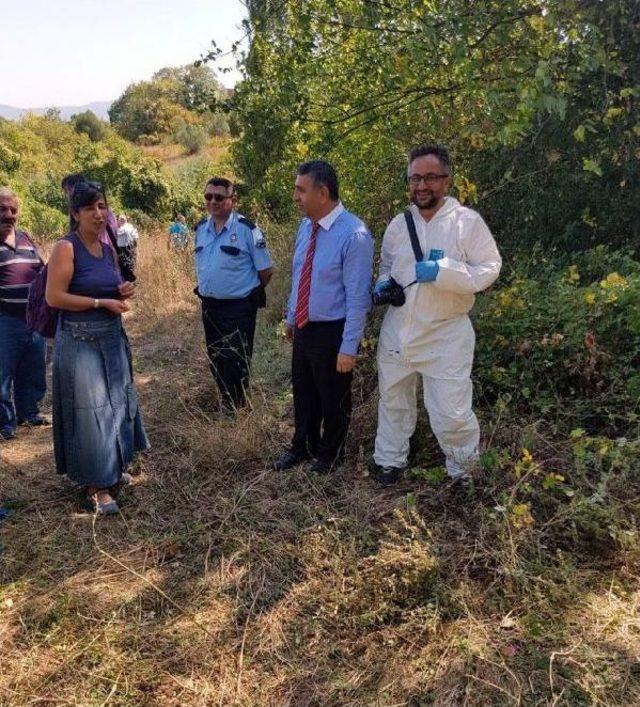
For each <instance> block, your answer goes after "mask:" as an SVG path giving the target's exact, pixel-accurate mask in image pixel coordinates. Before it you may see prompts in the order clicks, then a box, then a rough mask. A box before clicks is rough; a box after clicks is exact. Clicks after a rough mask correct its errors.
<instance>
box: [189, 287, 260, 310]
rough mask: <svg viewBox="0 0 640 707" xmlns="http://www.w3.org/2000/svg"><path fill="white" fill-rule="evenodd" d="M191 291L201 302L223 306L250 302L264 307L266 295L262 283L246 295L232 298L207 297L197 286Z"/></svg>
mask: <svg viewBox="0 0 640 707" xmlns="http://www.w3.org/2000/svg"><path fill="white" fill-rule="evenodd" d="M193 293H194V294H195V295H196V296H197V297H199V298H200V299H201V300H202V302H203V303H204V302H207V303H209V304H213V305H215V306H216V307H218V306H219V307H225V306H233V305H234V304H242V303H246V304H252V305H254V306H255V307H257V308H260V307H266V304H267V296H266V293H265V290H264V287H262V285H258V286H257V287H255V288H254V289H253V290H251V292H249V294H248V295H247V296H246V297H236V298H233V299H219V298H217V297H208V296H207V295H201V294H200V290H198V288H197V287H196V288H194V290H193Z"/></svg>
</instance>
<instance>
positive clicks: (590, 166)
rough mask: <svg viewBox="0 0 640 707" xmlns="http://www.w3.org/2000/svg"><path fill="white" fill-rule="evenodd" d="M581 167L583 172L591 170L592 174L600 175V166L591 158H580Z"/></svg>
mask: <svg viewBox="0 0 640 707" xmlns="http://www.w3.org/2000/svg"><path fill="white" fill-rule="evenodd" d="M582 169H583V170H584V171H585V172H593V174H597V175H598V176H599V177H601V176H602V168H601V167H600V165H599V164H598V163H597V162H596V161H595V160H592V159H591V158H588V157H585V158H584V159H583V160H582Z"/></svg>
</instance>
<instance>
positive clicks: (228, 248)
mask: <svg viewBox="0 0 640 707" xmlns="http://www.w3.org/2000/svg"><path fill="white" fill-rule="evenodd" d="M195 259H196V274H197V278H198V291H199V292H200V295H202V296H203V297H215V298H216V299H241V298H243V297H247V296H248V295H249V294H250V292H251V291H252V290H254V289H255V288H256V287H257V286H258V285H259V284H260V278H259V277H258V271H260V270H266V269H267V268H270V267H271V255H270V254H269V251H268V249H267V243H266V241H265V238H264V235H263V234H262V231H261V230H260V229H259V228H258V227H257V226H256V225H255V224H254V223H252V222H251V221H249V219H246V218H245V217H244V216H241V215H240V214H238V213H237V212H235V211H233V212H232V213H231V215H230V216H229V218H228V219H227V222H226V223H225V225H224V227H223V228H222V231H220V233H216V230H215V226H214V223H213V219H212V218H211V217H209V218H207V219H205V220H203V221H201V222H200V223H199V224H198V225H197V226H196V236H195Z"/></svg>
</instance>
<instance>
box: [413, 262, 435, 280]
mask: <svg viewBox="0 0 640 707" xmlns="http://www.w3.org/2000/svg"><path fill="white" fill-rule="evenodd" d="M439 269H440V266H439V265H438V263H436V261H435V260H421V261H420V262H419V263H416V280H417V281H418V282H433V281H434V280H435V279H436V278H437V277H438V270H439Z"/></svg>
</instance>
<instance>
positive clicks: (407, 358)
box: [374, 197, 502, 478]
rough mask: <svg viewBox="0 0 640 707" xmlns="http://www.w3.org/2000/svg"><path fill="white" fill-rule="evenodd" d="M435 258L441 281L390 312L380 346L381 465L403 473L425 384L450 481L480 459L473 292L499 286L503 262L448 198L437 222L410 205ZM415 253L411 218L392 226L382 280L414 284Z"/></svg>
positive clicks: (414, 290)
mask: <svg viewBox="0 0 640 707" xmlns="http://www.w3.org/2000/svg"><path fill="white" fill-rule="evenodd" d="M410 209H411V212H412V213H413V218H414V221H415V225H416V231H417V234H418V238H419V240H420V245H421V247H422V252H423V253H424V258H425V260H426V259H428V257H429V254H430V251H431V249H432V248H435V249H439V250H441V251H443V252H444V257H443V258H441V259H438V265H439V270H438V276H437V278H436V280H435V282H425V283H417V284H415V285H411V287H408V288H407V289H406V290H405V295H406V302H405V304H404V305H403V306H402V307H392V306H390V307H388V309H387V312H386V314H385V317H384V321H383V323H382V329H381V331H380V339H379V342H378V383H379V389H380V402H379V407H378V433H377V436H376V444H375V453H374V461H375V462H376V464H378V465H379V466H382V467H397V468H403V467H405V466H406V463H407V457H408V455H409V440H410V438H411V435H412V434H413V432H414V430H415V427H416V422H417V416H418V413H417V409H416V384H417V376H418V374H420V375H421V376H422V380H423V388H424V404H425V407H426V409H427V412H428V414H429V422H430V424H431V429H432V430H433V433H434V434H435V436H436V437H437V439H438V442H439V444H440V447H441V448H442V451H443V452H444V454H445V456H446V466H447V472H448V474H449V476H451V477H453V478H455V477H459V476H462V475H464V474H466V473H467V472H468V470H469V469H470V467H471V466H472V465H473V463H474V462H475V461H476V459H477V457H478V444H479V441H480V429H479V426H478V420H477V419H476V416H475V414H474V413H473V410H472V409H471V403H472V385H471V367H472V364H473V352H474V345H475V333H474V331H473V327H472V325H471V321H470V320H469V317H468V312H469V311H470V310H471V308H472V307H473V303H474V299H475V298H474V293H476V292H480V291H482V290H484V289H486V288H487V287H489V285H491V283H493V282H494V281H495V280H496V278H497V277H498V274H499V273H500V268H501V266H502V259H501V258H500V253H499V252H498V248H497V246H496V243H495V241H494V239H493V236H492V235H491V232H490V231H489V228H488V227H487V225H486V224H485V222H484V221H483V220H482V217H481V216H480V214H478V213H477V212H475V211H473V210H472V209H469V208H467V207H465V206H462V205H461V204H460V202H458V200H457V199H454V198H452V197H446V198H445V203H444V204H443V206H442V207H441V208H440V209H439V210H438V211H437V212H436V213H435V215H434V216H433V218H432V219H431V220H430V221H428V222H427V221H425V219H424V218H423V217H422V216H421V215H420V211H419V210H418V207H417V206H415V205H413V204H412V205H411V206H410ZM415 263H416V259H415V255H414V253H413V249H412V247H411V240H410V237H409V231H408V229H407V226H406V221H405V217H404V214H399V215H397V216H396V217H395V218H394V219H393V220H392V221H391V223H390V224H389V226H388V227H387V230H386V232H385V234H384V238H383V241H382V258H381V263H380V278H379V281H383V280H387V279H389V277H390V276H391V277H393V278H394V279H395V280H396V281H397V282H398V283H400V284H401V285H403V286H404V285H407V284H408V283H410V282H413V281H414V280H415Z"/></svg>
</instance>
